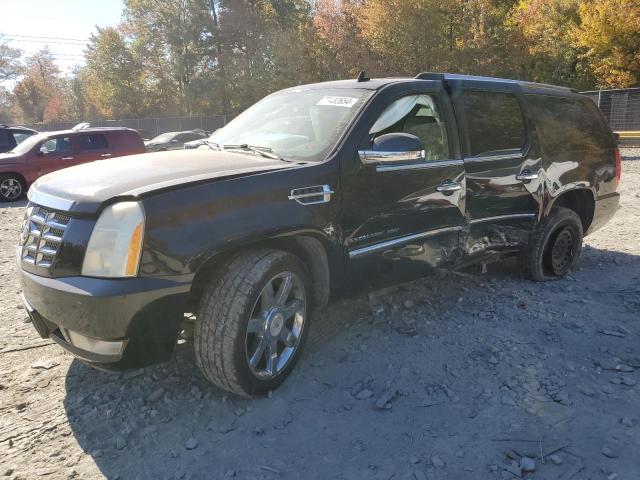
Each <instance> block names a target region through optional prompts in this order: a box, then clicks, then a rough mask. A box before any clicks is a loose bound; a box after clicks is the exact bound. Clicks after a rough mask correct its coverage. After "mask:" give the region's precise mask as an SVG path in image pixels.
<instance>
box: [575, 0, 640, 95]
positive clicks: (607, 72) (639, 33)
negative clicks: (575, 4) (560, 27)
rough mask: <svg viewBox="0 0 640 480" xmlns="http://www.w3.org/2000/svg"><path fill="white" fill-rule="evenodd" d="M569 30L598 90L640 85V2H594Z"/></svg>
mask: <svg viewBox="0 0 640 480" xmlns="http://www.w3.org/2000/svg"><path fill="white" fill-rule="evenodd" d="M579 12H580V22H579V23H578V24H577V25H576V26H574V28H572V29H571V30H570V36H571V38H572V39H573V42H574V44H575V45H576V46H577V48H579V49H580V50H581V52H582V54H581V59H583V60H584V61H585V62H586V64H587V66H588V68H589V70H590V71H591V72H592V74H593V76H594V77H595V78H596V83H597V85H598V86H599V87H605V88H606V87H608V88H623V87H637V86H640V1H638V0H594V1H591V2H583V3H581V4H580V7H579Z"/></svg>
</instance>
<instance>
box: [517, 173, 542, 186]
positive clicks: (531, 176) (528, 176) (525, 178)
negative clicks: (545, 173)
mask: <svg viewBox="0 0 640 480" xmlns="http://www.w3.org/2000/svg"><path fill="white" fill-rule="evenodd" d="M538 178H539V175H538V174H537V173H534V172H530V171H529V170H525V171H523V172H522V173H519V174H518V175H516V180H518V181H519V182H523V183H524V182H530V181H532V180H537V179H538Z"/></svg>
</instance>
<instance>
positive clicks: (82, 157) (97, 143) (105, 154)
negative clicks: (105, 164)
mask: <svg viewBox="0 0 640 480" xmlns="http://www.w3.org/2000/svg"><path fill="white" fill-rule="evenodd" d="M74 140H75V144H76V151H77V158H76V159H75V161H74V163H75V164H76V165H77V164H81V163H87V162H94V161H96V160H105V159H107V158H110V157H111V156H112V153H111V151H110V150H109V144H108V141H107V136H106V135H105V134H104V133H85V134H81V135H78V136H76V137H75V138H74Z"/></svg>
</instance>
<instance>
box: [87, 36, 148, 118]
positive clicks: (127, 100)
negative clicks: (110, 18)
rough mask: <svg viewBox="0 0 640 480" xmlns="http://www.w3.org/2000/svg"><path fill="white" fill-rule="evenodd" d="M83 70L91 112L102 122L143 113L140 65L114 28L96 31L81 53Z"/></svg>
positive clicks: (141, 71) (144, 107)
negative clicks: (83, 62) (101, 119)
mask: <svg viewBox="0 0 640 480" xmlns="http://www.w3.org/2000/svg"><path fill="white" fill-rule="evenodd" d="M85 58H86V67H85V69H84V70H83V71H82V72H81V74H80V78H81V79H82V84H83V85H84V88H82V89H81V90H80V92H78V86H76V94H77V93H81V94H82V96H83V98H84V97H86V99H87V101H88V103H89V104H91V105H92V106H93V109H94V111H95V112H96V113H97V114H98V115H99V116H102V117H105V118H116V117H120V118H123V117H124V118H127V117H138V116H141V115H144V114H145V113H146V105H145V94H144V93H145V92H144V88H143V79H142V77H143V69H142V65H141V63H140V62H139V61H137V59H136V58H135V56H134V54H133V52H132V50H131V48H130V47H129V46H128V45H127V42H126V41H125V38H124V36H123V34H122V33H121V32H120V31H119V30H118V29H117V28H114V27H108V28H104V29H102V28H98V30H97V32H96V33H95V34H93V35H91V38H90V40H89V45H88V46H87V50H86V52H85Z"/></svg>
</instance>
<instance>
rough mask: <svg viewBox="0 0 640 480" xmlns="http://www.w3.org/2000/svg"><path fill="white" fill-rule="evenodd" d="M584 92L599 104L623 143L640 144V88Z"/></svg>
mask: <svg viewBox="0 0 640 480" xmlns="http://www.w3.org/2000/svg"><path fill="white" fill-rule="evenodd" d="M582 93H583V95H586V96H588V97H589V98H591V99H592V100H593V101H594V102H595V103H596V105H598V107H599V108H600V110H601V111H602V113H603V114H604V116H605V117H606V119H607V121H608V122H609V126H610V127H611V129H612V130H613V131H614V132H618V133H619V134H620V137H621V141H622V143H623V144H625V145H634V146H640V88H626V89H620V90H598V91H592V92H582Z"/></svg>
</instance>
